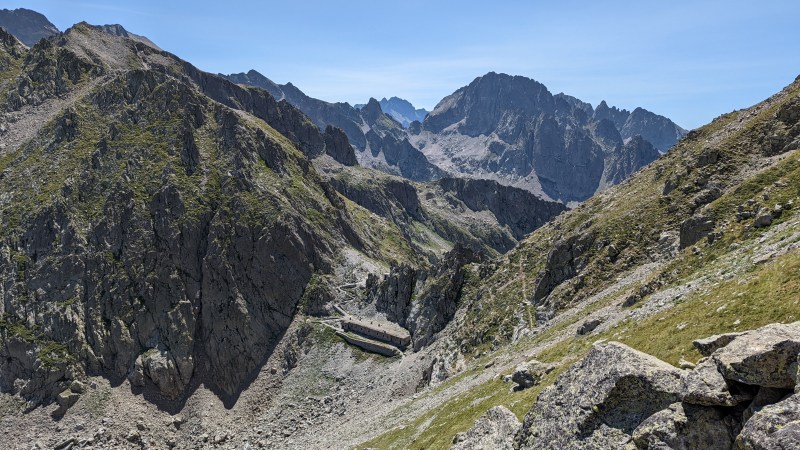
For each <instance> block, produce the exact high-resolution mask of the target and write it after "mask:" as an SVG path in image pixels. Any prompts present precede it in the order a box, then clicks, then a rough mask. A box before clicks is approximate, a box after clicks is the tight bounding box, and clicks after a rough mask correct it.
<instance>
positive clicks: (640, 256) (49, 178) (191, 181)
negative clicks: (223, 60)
mask: <svg viewBox="0 0 800 450" xmlns="http://www.w3.org/2000/svg"><path fill="white" fill-rule="evenodd" d="M15 14H16V15H12V16H11V17H12V18H13V17H30V14H27V13H26V14H22V15H20V14H19V13H15ZM37 17H38V16H37ZM15 20H17V21H18V22H20V23H21V24H25V23H29V22H27V19H22V18H20V19H15ZM38 20H39V22H38V23H40V26H41V27H44V28H46V27H47V26H49V25H47V24H48V23H49V22H47V21H46V19H45V20H44V21H42V20H41V19H38ZM12 25H13V24H12ZM34 28H35V27H34ZM13 29H15V28H14V26H9V27H5V26H3V28H2V29H0V299H2V302H0V411H2V422H3V432H2V433H0V446H2V447H4V448H6V447H7V448H16V447H18V446H19V445H20V443H26V444H27V443H30V446H32V447H37V448H59V449H66V448H186V449H190V448H287V449H294V448H298V449H299V448H456V449H469V448H473V449H475V448H519V449H528V448H632V449H633V448H638V449H645V448H693V449H694V448H697V449H716V448H726V449H732V448H739V449H753V448H763V449H767V448H770V449H771V448H795V447H797V446H798V445H799V443H800V433H799V432H798V429H797V426H796V423H797V422H798V421H800V394H797V393H796V391H797V389H798V388H797V386H798V372H797V358H798V354H800V322H796V321H797V320H798V319H800V307H798V304H797V301H796V299H797V298H800V283H798V280H800V215H798V213H797V210H798V209H797V206H796V205H797V204H798V202H800V159H798V156H799V155H798V152H799V151H800V77H798V78H797V79H795V80H794V82H792V83H790V84H789V85H788V86H787V87H786V88H784V89H783V90H781V91H780V92H777V93H775V94H774V95H773V96H771V97H770V98H768V99H765V100H764V101H763V102H761V103H758V104H756V105H754V106H752V107H750V108H746V109H742V110H738V111H734V112H731V113H727V114H723V115H721V116H719V117H718V118H716V119H715V120H714V121H712V122H711V123H709V124H707V125H705V126H703V127H700V128H698V129H696V130H692V131H690V132H688V133H687V132H686V131H685V130H683V129H681V128H680V127H678V126H677V125H675V124H674V123H672V122H671V121H669V120H668V119H666V118H664V117H661V116H658V115H656V114H654V113H650V112H647V111H645V110H643V109H641V108H637V109H634V110H633V111H632V112H629V111H626V110H621V109H618V108H613V107H609V106H608V105H607V104H606V103H605V102H601V103H600V104H599V105H598V106H597V107H593V106H592V105H590V104H588V103H585V102H582V101H580V100H578V99H576V98H574V97H570V96H568V95H566V94H555V95H553V94H551V93H550V92H549V91H548V90H547V88H546V87H545V86H543V85H542V84H540V83H538V82H536V81H534V80H532V79H529V78H525V77H519V76H510V75H505V74H497V73H488V74H486V75H483V76H481V77H478V78H476V79H475V80H474V81H473V82H472V83H470V84H469V85H468V86H465V87H462V88H460V89H458V90H456V91H455V92H454V93H453V94H452V95H450V96H447V97H446V98H445V99H443V100H442V101H441V102H439V104H438V105H437V106H436V108H434V110H433V111H431V112H430V113H429V114H427V116H425V117H424V119H423V120H422V121H418V120H415V121H412V122H410V123H409V124H408V127H404V124H403V123H401V121H399V120H397V119H395V118H393V116H392V115H390V114H389V113H388V112H384V111H385V110H384V108H386V109H391V108H390V107H388V106H387V107H384V106H382V104H381V102H379V101H378V100H376V99H370V100H369V101H368V102H367V103H366V104H364V105H363V106H361V107H360V108H356V107H354V106H351V105H349V104H347V103H329V102H325V101H322V100H318V99H313V98H311V97H309V96H307V95H305V94H304V93H303V92H302V91H300V90H299V89H298V88H297V87H295V86H294V85H292V84H291V83H287V84H283V85H279V84H276V83H273V82H271V81H270V80H269V79H268V78H266V77H264V76H263V75H261V74H258V73H257V72H255V71H249V72H247V73H240V74H235V75H227V76H224V75H215V74H211V73H206V72H203V71H201V70H199V69H197V68H196V67H194V66H193V65H192V64H191V63H190V62H188V61H184V60H182V59H180V58H179V57H178V56H176V55H173V54H171V53H169V52H167V51H164V50H162V49H160V48H158V47H157V46H155V44H153V43H152V42H151V41H149V40H148V39H146V38H144V37H142V36H137V35H135V34H132V33H130V32H128V31H127V30H125V28H123V27H122V26H119V25H104V26H93V25H89V24H87V23H83V22H82V23H79V24H76V25H74V26H73V27H71V28H69V29H68V30H66V31H64V32H57V30H56V32H57V34H53V35H52V36H51V37H49V38H48V37H45V38H44V39H38V40H36V41H35V42H34V43H32V44H31V45H28V44H27V43H25V42H22V41H21V40H20V39H18V38H17V37H16V36H15V35H14V33H13V32H9V31H7V30H13ZM19 29H22V30H24V32H25V33H30V32H32V31H35V30H32V29H31V27H30V26H28V27H27V28H26V27H21V28H19ZM395 103H397V102H395ZM404 117H407V116H404Z"/></svg>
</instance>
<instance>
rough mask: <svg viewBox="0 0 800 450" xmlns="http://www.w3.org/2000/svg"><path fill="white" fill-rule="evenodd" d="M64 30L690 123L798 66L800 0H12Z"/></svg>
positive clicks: (339, 97)
mask: <svg viewBox="0 0 800 450" xmlns="http://www.w3.org/2000/svg"><path fill="white" fill-rule="evenodd" d="M5 3H6V4H5V5H4V6H3V7H4V8H11V9H13V8H18V7H24V8H29V9H33V10H36V11H38V12H41V13H42V14H44V15H45V16H47V17H48V19H50V21H51V22H53V23H54V24H55V25H56V26H57V27H58V28H59V29H61V30H64V29H66V28H68V27H70V26H71V25H72V24H74V23H77V22H80V21H87V22H89V23H91V24H98V25H100V24H110V23H120V24H122V25H123V26H124V27H125V28H126V29H127V30H128V31H131V32H133V33H137V34H142V35H145V36H147V37H148V38H150V39H151V40H152V41H153V42H155V43H156V44H157V45H159V46H160V47H162V48H163V49H165V50H168V51H170V52H172V53H174V54H176V55H178V56H179V57H181V58H183V59H185V60H187V61H189V62H191V63H192V64H194V65H196V66H197V67H199V68H200V69H202V70H206V71H209V72H214V73H216V72H221V73H232V72H244V71H247V70H249V69H255V70H257V71H259V72H261V73H262V74H264V75H265V76H267V77H269V78H270V79H272V80H273V81H275V82H278V83H286V82H292V83H293V84H294V85H296V86H297V87H299V88H300V89H301V90H303V91H304V92H305V93H307V94H308V95H310V96H312V97H316V98H320V99H323V100H327V101H347V102H349V103H351V104H354V103H364V102H365V101H366V100H367V99H368V98H369V97H376V98H378V99H380V98H381V97H390V96H398V97H402V98H405V99H408V100H409V101H411V102H412V103H414V105H415V106H417V107H424V108H427V109H429V110H430V109H432V108H433V107H434V106H435V105H436V103H438V101H439V100H441V99H442V98H443V97H445V96H446V95H449V94H451V93H452V92H453V91H455V90H456V89H458V88H459V87H461V86H464V85H466V84H468V83H469V82H470V81H472V80H473V79H474V78H475V77H478V76H480V75H483V74H485V73H487V72H489V71H495V72H505V73H509V74H513V75H524V76H527V77H530V78H533V79H535V80H537V81H540V82H542V83H544V84H545V85H546V86H547V87H548V89H549V90H550V91H551V92H553V93H558V92H565V93H567V94H569V95H573V96H575V97H578V98H580V99H581V100H584V101H588V102H590V103H591V104H592V105H594V106H596V105H597V104H598V103H599V102H600V101H601V100H603V99H605V100H606V101H607V102H608V103H609V104H610V105H616V106H618V107H622V108H627V109H633V108H635V107H636V106H642V107H644V108H647V109H649V110H651V111H653V112H656V113H658V114H663V115H665V116H667V117H669V118H671V119H673V120H674V121H675V122H677V123H678V124H679V125H681V126H683V127H685V128H694V127H697V126H699V125H703V124H705V123H707V122H709V121H710V120H711V119H713V118H714V117H716V116H718V115H720V114H722V113H725V112H729V111H731V110H734V109H739V108H744V107H747V106H750V105H752V104H755V103H757V102H759V101H761V100H763V99H765V98H766V97H768V96H769V95H771V94H773V93H775V92H777V91H779V90H780V89H781V88H783V87H784V86H786V85H787V84H789V83H791V82H792V80H794V78H795V77H796V76H797V75H798V74H800V26H798V18H800V1H797V0H781V1H770V0H762V1H759V2H754V1H752V0H749V1H742V0H727V1H702V0H700V1H698V0H694V1H689V0H677V1H670V2H652V1H641V0H638V1H628V0H620V1H613V2H597V1H577V0H560V1H495V2H477V1H457V2H456V1H449V0H448V1H436V0H425V1H422V0H406V1H404V2H375V1H374V0H373V1H362V0H351V1H341V2H333V1H329V0H328V1H318V0H292V1H281V2H272V1H266V2H264V1H261V2H259V1H250V0H248V1H231V2H226V3H221V2H218V1H214V2H212V1H205V0H198V1H193V2H179V1H169V0H160V1H154V0H138V1H113V2H112V1H106V2H102V1H94V0H83V1H69V0H26V1H14V0H10V1H6V2H5Z"/></svg>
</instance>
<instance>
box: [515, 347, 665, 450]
mask: <svg viewBox="0 0 800 450" xmlns="http://www.w3.org/2000/svg"><path fill="white" fill-rule="evenodd" d="M680 391H681V372H680V371H679V370H678V369H676V368H675V367H673V366H671V365H669V364H667V363H665V362H663V361H661V360H659V359H657V358H655V357H653V356H650V355H647V354H644V353H642V352H639V351H636V350H634V349H632V348H630V347H628V346H626V345H624V344H620V343H618V342H610V343H605V344H597V345H595V346H594V347H593V348H592V350H591V351H589V354H588V355H586V357H585V358H584V359H582V360H581V361H580V362H578V363H576V364H574V365H573V366H572V367H570V369H569V370H567V372H565V373H564V374H563V375H561V376H560V377H559V378H558V380H557V381H556V384H555V385H554V386H551V387H549V388H547V389H545V390H544V391H543V392H542V393H541V394H540V395H539V399H538V400H537V402H536V403H535V404H534V405H533V407H532V408H531V410H530V411H529V412H528V414H527V415H526V416H525V420H524V422H523V426H522V430H521V431H520V433H519V435H518V436H517V443H518V445H519V447H520V448H621V447H623V446H625V445H627V444H629V443H630V442H631V434H632V433H633V431H634V430H635V429H636V428H637V427H638V426H639V425H640V424H641V423H642V422H643V421H644V420H645V419H646V418H648V417H650V416H651V415H653V414H654V413H656V412H658V411H660V410H662V409H664V408H666V407H668V406H669V405H670V404H673V403H675V402H678V401H680V399H681V394H680Z"/></svg>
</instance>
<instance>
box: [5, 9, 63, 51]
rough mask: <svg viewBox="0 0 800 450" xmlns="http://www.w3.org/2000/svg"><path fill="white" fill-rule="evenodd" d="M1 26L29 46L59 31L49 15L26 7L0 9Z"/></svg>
mask: <svg viewBox="0 0 800 450" xmlns="http://www.w3.org/2000/svg"><path fill="white" fill-rule="evenodd" d="M0 27H3V28H5V29H6V31H8V32H9V33H11V34H13V35H14V36H16V37H17V38H18V39H19V40H20V41H22V43H23V44H25V45H27V46H28V47H32V46H33V45H34V44H36V43H37V42H39V41H40V40H41V39H44V38H48V37H50V36H55V35H57V34H58V33H59V31H58V28H56V26H55V25H53V24H52V23H50V21H49V20H47V17H45V16H43V15H42V14H39V13H38V12H36V11H31V10H30V9H25V8H18V9H12V10H9V9H2V10H0Z"/></svg>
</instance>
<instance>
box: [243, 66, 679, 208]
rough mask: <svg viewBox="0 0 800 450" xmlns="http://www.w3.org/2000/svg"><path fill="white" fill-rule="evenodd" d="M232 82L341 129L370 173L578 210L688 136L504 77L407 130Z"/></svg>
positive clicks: (373, 112) (252, 80)
mask: <svg viewBox="0 0 800 450" xmlns="http://www.w3.org/2000/svg"><path fill="white" fill-rule="evenodd" d="M228 79H229V80H231V81H234V82H236V83H243V84H249V85H252V86H257V87H261V88H263V89H267V90H268V91H270V93H271V94H273V95H274V96H275V97H276V98H283V99H286V100H287V101H288V102H289V103H291V104H292V105H294V106H295V107H297V108H298V109H300V110H301V111H303V112H304V113H305V114H307V115H308V116H309V117H310V118H312V120H313V121H314V123H315V124H317V126H319V127H324V126H327V125H333V126H336V127H339V128H341V129H342V130H343V131H344V132H345V134H347V136H348V138H349V139H350V142H352V143H353V144H354V146H355V147H356V149H357V151H358V152H357V155H358V158H359V161H360V162H361V164H362V165H364V166H367V167H372V168H376V169H378V170H383V171H386V172H388V173H394V174H397V175H401V176H404V177H406V178H411V179H415V180H419V181H426V180H434V179H437V178H440V177H442V176H444V175H445V174H447V176H459V177H468V178H478V179H490V180H494V181H497V182H499V183H501V184H504V185H509V186H514V187H519V188H522V189H525V190H528V191H531V192H533V193H534V194H535V195H539V196H543V197H544V198H546V199H548V200H555V201H560V202H562V203H570V204H571V203H575V202H580V201H583V200H585V199H587V198H588V197H590V196H591V195H592V194H594V193H595V192H599V191H602V190H603V189H606V188H607V187H608V186H611V185H613V184H615V183H618V182H620V181H622V180H624V179H625V178H627V177H628V176H630V175H631V174H632V173H633V172H635V171H636V170H638V169H639V168H641V167H643V166H644V165H646V164H648V163H649V162H651V161H653V160H654V159H656V158H657V157H658V155H659V154H660V152H664V151H666V150H667V149H668V148H669V147H670V146H672V145H674V144H675V143H676V142H677V141H678V140H679V139H680V138H681V137H683V136H684V135H685V134H686V130H684V129H683V128H681V127H679V126H678V125H676V124H675V123H673V122H672V121H670V120H669V119H667V118H665V117H663V116H659V115H656V114H654V113H651V112H649V111H647V110H645V109H642V108H636V109H635V110H634V111H633V112H629V111H627V110H624V109H623V110H620V109H617V108H615V107H614V108H609V107H608V105H607V104H606V103H605V102H601V103H600V105H598V107H597V109H596V110H595V109H594V108H592V106H591V105H590V104H588V103H584V102H582V101H580V100H578V99H576V98H573V97H570V96H568V95H565V94H558V95H552V94H550V92H549V91H548V90H547V88H546V87H545V86H544V85H542V84H541V83H537V82H536V81H534V80H531V79H529V78H525V77H520V76H516V77H512V76H509V75H505V74H496V73H489V74H487V75H484V76H482V77H478V78H476V79H475V80H474V81H473V82H472V83H470V84H469V86H465V87H463V88H461V89H459V90H457V91H456V92H455V93H453V94H452V95H450V96H448V97H446V98H445V99H443V100H442V101H441V102H439V104H438V105H437V106H436V108H434V110H433V111H432V112H431V113H430V114H428V115H427V116H425V118H424V119H423V121H422V122H419V121H414V122H411V123H409V125H408V128H407V129H404V128H403V124H402V123H400V122H398V121H397V120H392V119H393V117H392V116H391V115H389V114H385V113H383V105H382V103H381V102H378V101H376V100H375V99H370V101H369V102H368V103H367V104H365V105H357V106H355V107H351V106H350V105H349V104H347V103H335V104H334V103H327V102H324V101H321V100H315V99H312V98H309V97H308V96H306V95H305V94H303V93H302V92H301V91H300V90H299V89H297V88H296V87H295V86H293V85H291V83H289V84H287V85H284V86H279V85H277V84H275V83H273V82H272V81H270V80H269V79H267V78H266V77H264V76H262V75H261V74H259V73H258V72H255V71H252V70H251V71H250V72H248V73H247V74H243V73H242V74H235V75H229V76H228ZM398 102H399V99H398V101H395V102H394V103H392V105H390V104H389V102H388V101H387V102H385V103H384V104H385V105H386V106H387V107H389V108H392V107H394V106H393V105H396V104H398ZM364 130H367V132H366V133H365V132H364ZM369 131H373V133H369ZM398 155H407V156H406V157H405V158H403V157H402V156H398ZM423 155H424V158H423V157H422V156H423Z"/></svg>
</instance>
